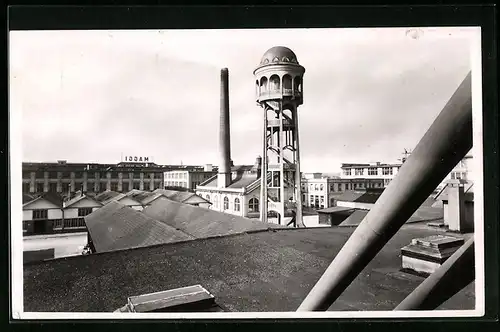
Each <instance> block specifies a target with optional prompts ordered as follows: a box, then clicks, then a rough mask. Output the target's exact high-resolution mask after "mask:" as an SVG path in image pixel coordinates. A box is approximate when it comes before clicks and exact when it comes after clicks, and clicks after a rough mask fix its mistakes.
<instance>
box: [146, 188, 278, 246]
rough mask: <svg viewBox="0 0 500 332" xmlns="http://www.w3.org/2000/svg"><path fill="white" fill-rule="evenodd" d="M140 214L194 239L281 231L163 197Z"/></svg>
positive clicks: (261, 223) (270, 225) (256, 221)
mask: <svg viewBox="0 0 500 332" xmlns="http://www.w3.org/2000/svg"><path fill="white" fill-rule="evenodd" d="M142 213H144V214H145V215H147V216H149V217H151V218H154V219H156V220H159V221H161V222H164V223H165V224H167V225H170V226H172V227H174V228H176V229H179V230H181V231H183V232H186V233H188V234H189V235H192V236H194V237H196V238H206V237H212V236H223V235H229V234H238V233H244V232H248V231H258V230H266V229H269V228H281V227H280V226H278V225H274V224H270V223H263V222H261V221H260V220H252V219H248V218H243V217H239V216H235V215H232V214H228V213H223V212H218V211H214V210H210V209H206V208H201V207H197V206H192V205H188V204H182V203H178V202H174V201H171V200H170V199H167V198H163V197H160V198H158V199H157V200H156V201H154V202H153V203H152V204H151V205H150V206H148V207H146V208H145V209H144V210H143V211H142Z"/></svg>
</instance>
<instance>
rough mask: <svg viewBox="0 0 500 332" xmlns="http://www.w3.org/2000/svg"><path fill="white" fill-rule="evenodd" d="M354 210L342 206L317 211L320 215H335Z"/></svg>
mask: <svg viewBox="0 0 500 332" xmlns="http://www.w3.org/2000/svg"><path fill="white" fill-rule="evenodd" d="M351 210H354V209H353V208H348V207H342V206H332V207H329V208H326V209H321V210H317V211H316V212H318V213H335V212H345V211H351Z"/></svg>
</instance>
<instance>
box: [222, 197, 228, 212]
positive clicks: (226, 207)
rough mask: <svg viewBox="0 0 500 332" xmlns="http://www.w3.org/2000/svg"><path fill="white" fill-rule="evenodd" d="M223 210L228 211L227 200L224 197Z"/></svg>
mask: <svg viewBox="0 0 500 332" xmlns="http://www.w3.org/2000/svg"><path fill="white" fill-rule="evenodd" d="M223 209H224V210H229V198H227V197H224V207H223Z"/></svg>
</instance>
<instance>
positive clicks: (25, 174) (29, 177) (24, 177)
mask: <svg viewBox="0 0 500 332" xmlns="http://www.w3.org/2000/svg"><path fill="white" fill-rule="evenodd" d="M23 179H25V180H29V179H31V172H28V171H23Z"/></svg>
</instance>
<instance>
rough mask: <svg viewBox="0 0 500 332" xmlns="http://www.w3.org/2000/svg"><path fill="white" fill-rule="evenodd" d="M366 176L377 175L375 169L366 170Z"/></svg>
mask: <svg viewBox="0 0 500 332" xmlns="http://www.w3.org/2000/svg"><path fill="white" fill-rule="evenodd" d="M368 175H377V169H376V168H373V167H371V168H368Z"/></svg>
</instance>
